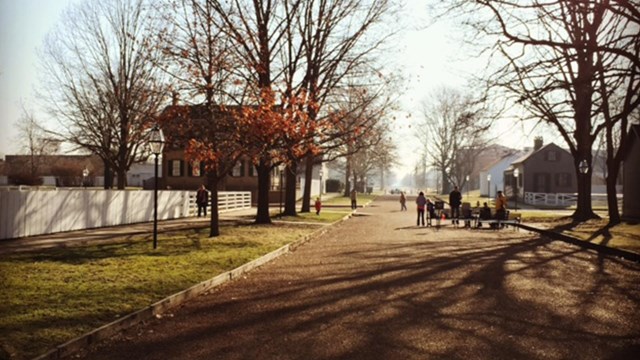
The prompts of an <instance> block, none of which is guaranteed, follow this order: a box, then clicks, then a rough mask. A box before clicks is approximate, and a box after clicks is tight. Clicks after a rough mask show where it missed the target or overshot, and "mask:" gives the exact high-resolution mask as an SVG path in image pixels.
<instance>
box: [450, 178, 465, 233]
mask: <svg viewBox="0 0 640 360" xmlns="http://www.w3.org/2000/svg"><path fill="white" fill-rule="evenodd" d="M461 204H462V194H461V193H460V190H458V187H457V186H456V187H454V188H453V191H452V192H451V193H449V206H450V207H451V219H453V220H452V222H455V223H456V224H459V222H458V218H460V205H461Z"/></svg>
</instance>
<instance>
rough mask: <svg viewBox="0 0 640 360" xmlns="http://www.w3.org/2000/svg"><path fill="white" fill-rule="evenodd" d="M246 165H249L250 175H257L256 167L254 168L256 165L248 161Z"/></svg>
mask: <svg viewBox="0 0 640 360" xmlns="http://www.w3.org/2000/svg"><path fill="white" fill-rule="evenodd" d="M247 165H249V176H252V177H256V176H258V169H257V168H256V166H255V165H253V164H252V163H250V162H248V163H247Z"/></svg>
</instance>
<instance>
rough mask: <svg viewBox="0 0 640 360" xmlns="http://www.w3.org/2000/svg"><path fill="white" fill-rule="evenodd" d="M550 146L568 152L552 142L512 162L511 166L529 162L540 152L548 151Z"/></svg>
mask: <svg viewBox="0 0 640 360" xmlns="http://www.w3.org/2000/svg"><path fill="white" fill-rule="evenodd" d="M550 146H553V147H556V148H558V149H560V150H563V151H567V150H565V149H563V148H561V147H559V146H558V145H556V144H554V143H552V142H551V143H548V144H546V145H543V146H542V147H541V148H540V149H538V150H531V151H529V152H528V153H526V154H524V155H522V156H521V157H519V158H518V159H516V160H515V161H513V162H511V165H515V164H521V163H523V162H525V161H527V160H528V159H529V158H530V157H531V156H533V155H534V154H536V153H538V152H540V151H542V150H544V149H546V148H548V147H550Z"/></svg>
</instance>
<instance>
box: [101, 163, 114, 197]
mask: <svg viewBox="0 0 640 360" xmlns="http://www.w3.org/2000/svg"><path fill="white" fill-rule="evenodd" d="M102 164H103V166H104V189H105V190H108V189H111V188H112V187H113V176H112V175H111V166H110V165H109V162H108V161H107V160H102Z"/></svg>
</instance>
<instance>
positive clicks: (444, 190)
mask: <svg viewBox="0 0 640 360" xmlns="http://www.w3.org/2000/svg"><path fill="white" fill-rule="evenodd" d="M440 176H441V177H442V190H441V191H442V192H441V194H448V193H449V181H448V177H447V171H446V170H445V169H444V168H443V169H442V170H441V174H440ZM489 191H491V190H489Z"/></svg>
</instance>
